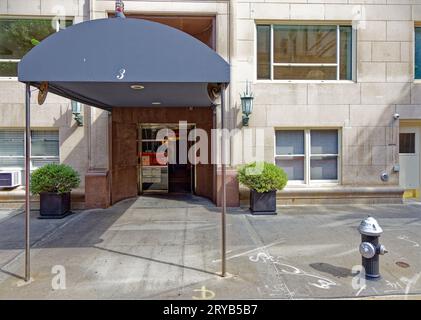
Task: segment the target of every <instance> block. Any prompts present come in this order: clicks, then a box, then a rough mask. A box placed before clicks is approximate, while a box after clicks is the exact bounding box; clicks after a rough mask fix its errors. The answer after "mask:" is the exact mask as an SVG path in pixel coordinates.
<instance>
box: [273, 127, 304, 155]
mask: <svg viewBox="0 0 421 320" xmlns="http://www.w3.org/2000/svg"><path fill="white" fill-rule="evenodd" d="M276 154H277V155H301V154H302V155H304V131H302V130H279V131H276Z"/></svg>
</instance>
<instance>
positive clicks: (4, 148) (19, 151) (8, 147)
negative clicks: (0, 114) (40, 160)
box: [0, 130, 24, 157]
mask: <svg viewBox="0 0 421 320" xmlns="http://www.w3.org/2000/svg"><path fill="white" fill-rule="evenodd" d="M23 143H24V140H23V131H18V130H2V131H0V156H6V157H10V156H22V157H23V155H24V144H23Z"/></svg>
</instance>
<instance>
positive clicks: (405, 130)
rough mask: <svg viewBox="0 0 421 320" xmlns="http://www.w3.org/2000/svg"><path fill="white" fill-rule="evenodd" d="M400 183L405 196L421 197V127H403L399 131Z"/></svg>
mask: <svg viewBox="0 0 421 320" xmlns="http://www.w3.org/2000/svg"><path fill="white" fill-rule="evenodd" d="M399 163H400V167H401V168H400V173H399V184H400V186H401V187H403V188H405V194H404V197H406V198H419V197H420V128H419V127H401V128H400V131H399Z"/></svg>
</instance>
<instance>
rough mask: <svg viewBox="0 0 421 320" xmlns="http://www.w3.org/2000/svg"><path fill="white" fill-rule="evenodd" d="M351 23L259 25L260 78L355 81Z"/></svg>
mask: <svg viewBox="0 0 421 320" xmlns="http://www.w3.org/2000/svg"><path fill="white" fill-rule="evenodd" d="M354 38H355V36H354V32H353V29H352V26H348V25H289V24H284V25H283V24H257V25H256V61H257V80H278V81H352V80H353V73H354V72H353V64H354V63H353V56H354V53H353V51H354V48H353V47H354V46H355V45H354Z"/></svg>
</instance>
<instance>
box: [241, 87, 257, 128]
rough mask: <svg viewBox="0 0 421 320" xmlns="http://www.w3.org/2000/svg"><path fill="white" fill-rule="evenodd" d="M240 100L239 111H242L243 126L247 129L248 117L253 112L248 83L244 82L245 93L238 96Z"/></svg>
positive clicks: (251, 95)
mask: <svg viewBox="0 0 421 320" xmlns="http://www.w3.org/2000/svg"><path fill="white" fill-rule="evenodd" d="M240 98H241V109H242V111H243V126H245V127H247V126H248V125H249V116H250V115H251V114H252V112H253V99H254V97H253V93H252V92H251V90H250V88H249V82H248V81H247V82H246V91H245V92H244V93H243V95H240Z"/></svg>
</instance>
